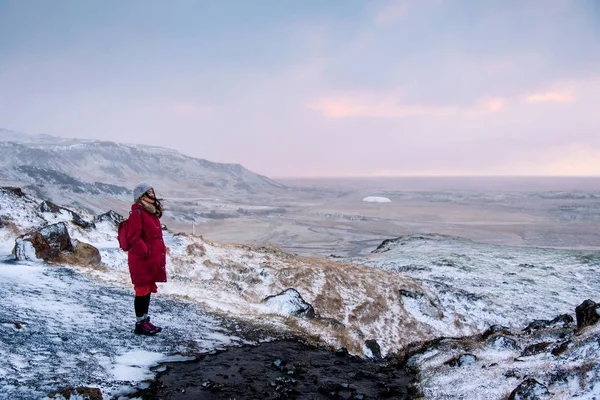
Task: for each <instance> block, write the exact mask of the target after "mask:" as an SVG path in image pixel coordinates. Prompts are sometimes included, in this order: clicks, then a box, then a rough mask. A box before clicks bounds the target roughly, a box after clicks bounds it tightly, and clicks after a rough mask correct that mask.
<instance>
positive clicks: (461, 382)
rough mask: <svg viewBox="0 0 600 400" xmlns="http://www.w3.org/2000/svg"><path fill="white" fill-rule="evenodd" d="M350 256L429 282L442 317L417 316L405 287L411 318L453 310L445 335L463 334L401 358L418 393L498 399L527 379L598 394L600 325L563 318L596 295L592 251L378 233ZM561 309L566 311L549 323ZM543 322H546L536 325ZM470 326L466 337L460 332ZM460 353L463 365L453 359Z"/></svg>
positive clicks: (555, 390) (553, 393)
mask: <svg viewBox="0 0 600 400" xmlns="http://www.w3.org/2000/svg"><path fill="white" fill-rule="evenodd" d="M352 261H354V262H359V263H363V264H366V265H369V266H375V267H378V268H382V269H386V270H390V271H396V272H398V273H400V274H402V275H405V276H410V277H412V278H414V279H415V280H416V281H417V282H419V283H420V284H422V285H423V286H425V287H427V288H428V289H429V290H430V291H431V293H432V294H433V298H434V299H435V304H436V305H437V308H438V309H439V310H441V311H442V312H443V313H444V318H442V319H441V321H439V320H438V321H436V320H435V319H433V318H430V317H426V319H423V317H424V316H425V313H424V312H423V311H424V308H423V302H422V301H419V298H418V297H416V298H415V296H411V295H410V294H407V295H405V296H403V298H402V301H403V303H404V305H405V308H406V309H407V311H408V312H409V313H412V315H413V316H415V318H417V319H420V320H421V321H423V322H429V323H431V324H433V325H435V326H439V324H440V322H442V321H444V320H448V319H452V318H454V319H455V324H454V326H453V325H452V324H450V323H446V324H444V326H443V328H442V327H440V330H443V331H445V334H444V336H445V337H457V338H458V337H464V338H462V339H455V340H452V339H448V340H445V341H444V340H443V341H441V343H439V344H436V345H432V346H425V348H424V349H422V350H421V351H418V352H417V354H415V356H413V357H412V358H411V359H409V360H408V364H409V365H412V366H413V368H414V369H415V371H417V373H418V376H419V378H420V387H421V390H422V392H423V394H424V396H425V398H434V399H453V398H457V397H458V398H477V399H504V398H507V397H508V395H509V394H510V393H511V391H512V390H514V389H515V387H516V386H517V385H518V384H519V383H520V382H522V381H523V380H525V379H526V378H533V379H536V381H537V382H538V383H540V385H542V386H544V388H545V389H547V390H548V393H549V397H544V396H540V397H537V398H553V399H570V398H582V399H593V398H598V397H600V327H599V326H593V327H589V328H586V329H584V330H583V331H581V332H576V331H574V329H573V326H572V324H568V326H567V324H563V322H565V321H564V320H565V319H568V318H574V317H575V315H574V310H575V308H576V307H577V306H578V305H580V304H581V303H582V302H584V301H585V300H586V299H592V300H596V301H598V300H599V299H600V296H599V293H600V275H599V274H598V270H599V267H600V252H598V251H568V250H555V249H544V248H523V247H510V246H495V245H487V244H482V243H476V242H472V241H470V240H466V239H461V238H455V237H450V236H443V235H411V236H405V237H400V238H397V239H393V240H389V241H385V242H383V243H382V244H381V245H380V246H379V247H378V248H377V249H376V250H375V251H373V253H372V254H371V255H370V256H367V257H361V258H355V259H352ZM597 312H600V308H599V309H598V310H597ZM560 315H563V316H564V315H566V316H567V317H564V318H562V317H561V318H562V319H559V322H557V323H550V321H551V320H554V319H555V318H557V316H560ZM535 321H538V323H537V325H536V323H535ZM543 321H546V322H543ZM545 325H549V326H550V327H551V328H549V329H539V331H538V326H545ZM563 325H564V326H563ZM491 326H496V327H500V326H502V327H504V328H503V329H502V333H503V334H502V335H501V336H492V338H497V340H495V341H493V340H491V339H490V338H487V339H485V338H478V339H477V340H475V338H474V336H478V335H479V334H481V333H483V332H484V331H485V330H487V329H489V327H491ZM532 326H533V328H531V327H532ZM468 331H470V332H471V334H470V335H471V337H465V333H466V332H468ZM473 335H474V336H473ZM464 356H466V360H467V361H464V362H463V363H462V364H461V363H457V362H452V360H453V359H454V358H458V357H464ZM471 356H472V357H471ZM475 393H476V394H475Z"/></svg>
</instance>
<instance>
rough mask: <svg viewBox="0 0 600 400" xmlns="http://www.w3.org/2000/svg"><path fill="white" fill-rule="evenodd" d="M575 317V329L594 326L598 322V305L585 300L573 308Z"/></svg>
mask: <svg viewBox="0 0 600 400" xmlns="http://www.w3.org/2000/svg"><path fill="white" fill-rule="evenodd" d="M575 315H576V316H577V329H583V328H585V327H586V326H590V325H594V324H596V323H597V322H598V320H600V304H598V303H595V302H593V301H592V300H589V299H588V300H586V301H584V302H583V303H581V304H580V305H578V306H577V307H576V308H575Z"/></svg>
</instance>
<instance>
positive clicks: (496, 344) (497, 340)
mask: <svg viewBox="0 0 600 400" xmlns="http://www.w3.org/2000/svg"><path fill="white" fill-rule="evenodd" d="M485 343H486V344H487V345H488V346H490V347H493V348H495V349H499V350H503V349H504V350H518V349H519V345H518V344H517V342H516V341H515V340H514V339H511V338H509V337H506V336H504V335H492V336H490V337H488V338H487V339H486V340H485Z"/></svg>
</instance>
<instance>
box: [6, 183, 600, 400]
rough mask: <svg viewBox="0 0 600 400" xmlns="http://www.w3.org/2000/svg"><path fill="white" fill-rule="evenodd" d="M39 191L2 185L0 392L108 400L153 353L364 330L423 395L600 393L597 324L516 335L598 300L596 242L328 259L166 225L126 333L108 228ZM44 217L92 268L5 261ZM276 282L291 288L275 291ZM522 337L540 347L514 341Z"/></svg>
mask: <svg viewBox="0 0 600 400" xmlns="http://www.w3.org/2000/svg"><path fill="white" fill-rule="evenodd" d="M42 202H43V199H39V198H35V197H31V196H27V195H16V194H15V192H13V191H10V190H5V189H0V222H1V223H0V259H2V260H3V262H2V263H0V280H1V282H2V284H1V285H0V344H2V346H1V347H0V360H3V361H2V362H0V397H2V398H43V397H44V396H46V395H47V394H49V393H52V392H55V391H57V390H58V389H60V388H62V387H65V386H88V387H98V388H100V389H101V390H102V394H103V396H104V397H105V398H111V397H113V396H116V397H118V396H119V395H126V394H127V393H131V392H133V391H135V390H136V388H139V387H144V385H145V383H144V381H145V380H147V379H148V378H150V377H152V376H153V372H152V371H151V370H150V367H151V366H155V365H157V364H158V363H160V362H161V361H164V360H167V359H173V357H175V358H179V359H185V355H187V354H197V353H201V352H207V351H211V350H215V349H217V348H220V347H223V346H227V345H231V344H243V343H253V342H256V341H261V340H268V339H269V337H271V336H272V335H279V334H282V335H283V334H285V333H286V332H293V333H296V334H299V335H301V336H304V337H307V338H308V337H310V338H312V339H314V340H318V341H320V342H323V343H326V344H328V345H330V346H331V348H332V349H335V348H339V347H346V348H347V349H348V350H349V351H350V352H351V353H354V354H358V355H361V356H368V357H369V356H371V357H372V356H374V353H373V348H372V347H370V346H368V345H367V342H370V341H372V340H375V341H376V342H377V344H378V345H379V346H380V349H381V353H382V355H384V356H385V355H393V354H398V355H399V356H402V355H405V356H406V357H407V365H408V367H409V368H411V369H413V370H414V371H415V374H417V375H416V376H417V377H418V379H419V385H420V390H421V392H422V394H423V396H424V397H425V398H429V399H438V398H465V399H466V398H473V399H487V398H489V399H504V398H506V397H507V396H508V394H509V393H510V392H511V391H512V390H513V389H515V388H516V387H517V386H518V385H519V384H520V383H521V382H522V381H523V380H525V379H526V378H534V379H536V380H537V381H538V382H539V383H540V385H543V388H545V390H548V391H549V392H548V393H550V394H551V395H552V396H554V398H561V399H563V398H564V399H566V398H572V397H574V396H579V397H580V398H587V399H592V398H594V396H600V373H599V371H600V367H599V360H600V344H599V341H600V329H599V327H598V326H597V325H594V326H590V327H587V328H584V329H582V330H581V331H577V332H575V331H574V329H573V328H574V326H573V324H572V323H570V322H569V320H568V318H567V319H564V318H563V319H559V320H557V321H556V322H553V323H550V322H548V324H546V325H547V329H539V330H538V329H535V332H533V333H532V332H529V333H528V332H524V331H523V329H524V328H526V327H527V326H528V325H530V323H532V322H533V321H535V320H547V321H551V320H553V319H554V318H555V317H558V316H559V315H561V314H569V315H570V316H572V317H573V318H574V316H575V314H574V310H575V307H576V306H577V305H579V304H581V303H582V302H583V301H584V300H586V299H592V300H595V301H598V300H600V298H598V297H599V296H598V293H599V292H600V290H599V289H600V280H599V277H598V267H600V254H599V252H597V251H575V250H568V251H567V250H556V249H541V248H521V247H508V246H499V245H490V244H483V243H477V242H473V241H469V240H465V239H460V238H456V237H451V236H442V235H410V236H405V237H401V238H398V239H396V240H392V241H387V242H385V243H383V244H382V245H381V246H380V247H379V248H378V249H377V251H376V252H374V253H372V254H371V255H369V256H364V257H359V258H353V259H347V260H337V259H336V260H330V259H324V258H306V257H299V256H296V255H294V254H290V253H286V252H283V251H281V250H278V249H276V248H274V247H270V246H256V245H251V246H246V245H223V244H218V243H214V242H212V241H210V240H207V239H204V238H202V237H199V236H194V235H186V234H178V233H175V232H171V231H164V235H165V241H166V244H167V247H168V248H169V251H168V260H167V263H168V265H167V268H168V273H169V282H167V283H164V284H161V285H160V287H159V294H158V295H155V296H153V300H152V304H151V315H152V317H153V321H155V322H156V323H157V324H159V325H162V326H164V327H165V330H164V331H163V332H162V333H161V334H159V335H157V336H156V337H152V338H146V337H137V336H135V335H133V334H132V330H133V310H132V308H133V307H132V300H133V293H132V290H131V284H130V281H129V274H128V270H127V262H126V253H124V252H122V251H121V250H119V248H118V244H117V241H116V227H115V225H114V224H113V223H112V222H111V221H110V220H104V221H96V222H95V223H94V225H93V226H89V227H82V225H83V226H85V224H82V223H81V221H79V220H77V218H75V217H74V214H73V213H72V212H69V211H68V210H65V209H60V210H58V211H49V210H48V208H47V207H43V206H42ZM74 211H77V213H78V215H80V216H81V220H83V221H84V222H90V223H91V222H92V221H93V219H94V216H92V215H90V214H87V213H85V212H83V211H80V210H79V211H78V210H74ZM106 211H108V210H106ZM166 212H168V210H166ZM57 222H65V223H66V226H67V228H68V231H69V234H70V236H71V239H72V240H73V241H75V240H77V241H81V242H85V243H89V244H91V245H93V246H95V247H96V248H98V250H99V252H100V255H101V259H102V263H101V265H99V266H88V265H78V264H75V265H67V264H62V263H59V264H56V263H55V264H48V263H44V262H41V261H39V260H37V259H36V258H35V256H34V253H33V251H32V250H31V249H30V250H29V251H26V250H24V252H23V253H22V254H25V255H26V256H25V258H29V260H25V261H18V262H15V261H13V260H14V257H13V255H12V254H11V251H12V249H13V247H14V245H15V239H16V238H17V237H18V236H19V235H21V234H23V233H26V232H29V231H32V230H36V229H39V228H40V227H42V226H46V225H48V224H53V223H57ZM75 222H78V223H75ZM290 288H293V289H295V291H297V294H298V295H296V294H295V292H292V291H287V292H285V293H284V294H283V295H282V296H277V295H278V294H280V293H282V292H284V291H286V290H287V289H290ZM269 296H275V297H269ZM300 296H301V298H300ZM267 298H268V300H266V301H265V299H267ZM304 302H307V303H310V305H311V306H312V309H313V311H314V315H313V313H309V312H304V311H303V310H306V303H304ZM493 325H496V327H495V328H493V330H492V333H489V334H487V335H485V337H482V336H481V334H482V333H483V332H484V331H486V330H488V329H489V328H490V327H491V326H493ZM546 325H544V326H546ZM498 326H502V327H504V328H500V327H498ZM251 327H253V328H251ZM260 327H262V329H261V328H260ZM530 331H531V329H530ZM267 332H271V333H267ZM274 332H278V333H274ZM440 338H453V339H440ZM540 343H546V345H545V347H544V346H542V345H540ZM533 345H538V347H540V348H542V350H541V351H537V352H536V351H531V350H527V349H529V348H530V347H531V346H533ZM560 346H562V347H560ZM559 347H560V349H559V350H560V351H558V350H556V349H557V348H559ZM563 347H564V349H563ZM544 349H545V350H544ZM555 350H556V351H555ZM457 356H458V357H460V356H464V357H462V358H459V359H458V360H459V361H456V362H451V360H452V359H453V358H455V357H457ZM540 390H541V389H540ZM3 396H4V397H3Z"/></svg>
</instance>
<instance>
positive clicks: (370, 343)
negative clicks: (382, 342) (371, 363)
mask: <svg viewBox="0 0 600 400" xmlns="http://www.w3.org/2000/svg"><path fill="white" fill-rule="evenodd" d="M365 347H366V348H367V349H369V350H371V353H372V354H373V357H375V358H382V357H381V348H380V347H379V343H377V341H376V340H375V339H369V340H366V341H365Z"/></svg>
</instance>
